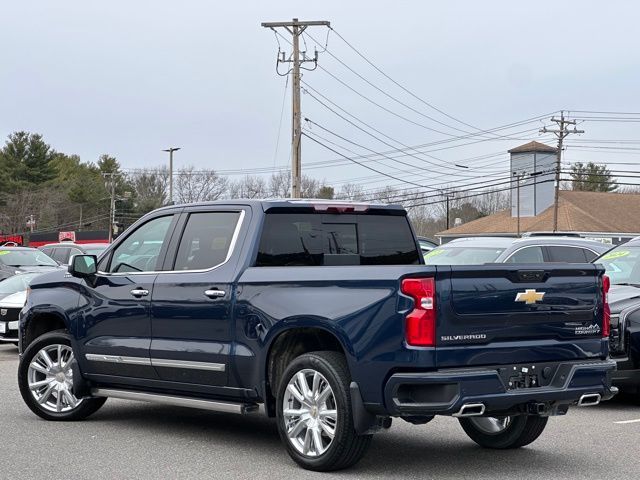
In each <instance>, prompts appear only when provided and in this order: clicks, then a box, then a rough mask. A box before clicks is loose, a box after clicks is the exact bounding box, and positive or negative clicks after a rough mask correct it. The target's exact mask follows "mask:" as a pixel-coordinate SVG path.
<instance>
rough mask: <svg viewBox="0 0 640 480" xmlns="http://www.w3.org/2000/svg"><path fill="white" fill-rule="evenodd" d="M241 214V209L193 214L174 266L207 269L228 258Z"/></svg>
mask: <svg viewBox="0 0 640 480" xmlns="http://www.w3.org/2000/svg"><path fill="white" fill-rule="evenodd" d="M239 218H240V213H239V212H203V213H192V214H191V215H189V219H188V220H187V225H186V226H185V229H184V233H183V234H182V238H181V240H180V246H179V247H178V254H177V255H176V262H175V265H174V270H206V269H208V268H212V267H215V266H216V265H220V264H222V263H224V262H225V260H226V259H227V255H228V253H229V249H230V248H231V241H232V240H233V235H234V233H235V230H236V225H237V224H238V219H239Z"/></svg>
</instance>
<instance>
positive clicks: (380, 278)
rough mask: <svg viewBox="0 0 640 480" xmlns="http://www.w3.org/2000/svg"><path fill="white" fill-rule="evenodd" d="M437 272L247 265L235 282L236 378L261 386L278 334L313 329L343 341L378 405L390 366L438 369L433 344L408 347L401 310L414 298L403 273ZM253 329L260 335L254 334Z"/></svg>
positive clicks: (368, 397) (430, 270)
mask: <svg viewBox="0 0 640 480" xmlns="http://www.w3.org/2000/svg"><path fill="white" fill-rule="evenodd" d="M435 271H436V270H435V267H424V266H422V267H420V266H415V267H411V266H398V267H396V266H388V267H387V266H384V267H361V266H353V267H351V266H350V267H273V268H265V267H259V268H258V267H254V268H248V269H247V270H246V271H245V272H244V274H243V275H242V276H241V278H240V279H239V281H238V285H237V299H236V339H237V340H238V345H237V348H236V351H237V353H236V367H237V372H236V373H237V378H238V381H239V382H240V383H245V385H244V386H245V387H247V388H250V387H252V386H254V385H260V383H261V382H262V380H263V379H264V376H265V372H266V360H267V353H268V350H269V347H270V345H271V344H272V342H273V341H274V340H275V339H276V338H277V337H278V335H279V334H281V333H282V332H284V331H286V330H288V329H291V328H296V327H316V328H321V329H324V330H326V331H328V332H330V333H332V334H333V335H334V336H335V337H337V338H338V339H339V341H340V342H341V344H342V346H343V348H344V350H345V353H346V356H347V362H348V364H349V368H350V371H351V375H352V379H353V380H354V381H356V382H358V384H359V386H360V389H361V393H362V395H363V398H365V401H371V402H377V403H381V401H382V386H383V385H384V381H385V379H386V377H387V376H388V375H389V372H390V371H391V370H392V369H394V368H412V367H413V368H415V367H416V366H420V367H421V368H422V369H423V370H425V369H429V368H434V367H435V353H434V350H433V349H408V348H405V346H404V314H405V313H406V311H407V310H408V309H409V308H411V306H412V300H411V299H409V298H408V297H404V296H402V295H399V283H400V282H399V279H400V278H401V277H403V276H405V275H407V274H409V273H416V274H417V273H422V274H424V275H429V274H430V275H435ZM248 325H249V326H253V327H252V328H249V329H247V326H248ZM251 331H256V332H259V334H258V335H255V336H254V337H255V338H251V334H250V332H251ZM248 333H249V335H248ZM256 359H257V360H258V361H257V362H255V361H254V360H256ZM255 365H257V366H258V367H257V368H256V367H255Z"/></svg>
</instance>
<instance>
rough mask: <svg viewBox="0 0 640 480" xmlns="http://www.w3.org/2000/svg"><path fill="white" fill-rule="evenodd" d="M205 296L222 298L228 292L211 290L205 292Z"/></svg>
mask: <svg viewBox="0 0 640 480" xmlns="http://www.w3.org/2000/svg"><path fill="white" fill-rule="evenodd" d="M204 294H205V295H206V296H207V297H209V298H221V297H224V296H225V295H226V292H225V291H224V290H213V289H211V290H205V291H204Z"/></svg>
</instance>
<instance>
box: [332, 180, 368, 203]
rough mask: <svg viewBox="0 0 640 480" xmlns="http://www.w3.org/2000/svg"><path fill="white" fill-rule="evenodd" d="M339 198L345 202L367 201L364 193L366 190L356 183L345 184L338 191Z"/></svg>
mask: <svg viewBox="0 0 640 480" xmlns="http://www.w3.org/2000/svg"><path fill="white" fill-rule="evenodd" d="M337 198H342V199H344V200H356V201H357V200H360V201H362V200H365V199H366V198H367V196H366V195H365V193H364V189H363V188H362V187H361V186H360V185H357V184H355V183H345V184H343V185H342V186H341V187H340V189H339V190H338V195H337Z"/></svg>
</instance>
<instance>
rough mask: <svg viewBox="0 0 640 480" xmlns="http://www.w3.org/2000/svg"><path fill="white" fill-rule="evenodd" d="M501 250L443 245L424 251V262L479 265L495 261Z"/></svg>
mask: <svg viewBox="0 0 640 480" xmlns="http://www.w3.org/2000/svg"><path fill="white" fill-rule="evenodd" d="M502 252H504V248H495V247H494V248H491V247H462V246H460V247H455V246H443V247H438V248H434V249H433V250H431V251H430V252H428V253H425V254H424V263H426V264H427V265H479V264H483V263H493V262H495V261H496V258H498V256H499V255H500V254H501V253H502Z"/></svg>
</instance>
